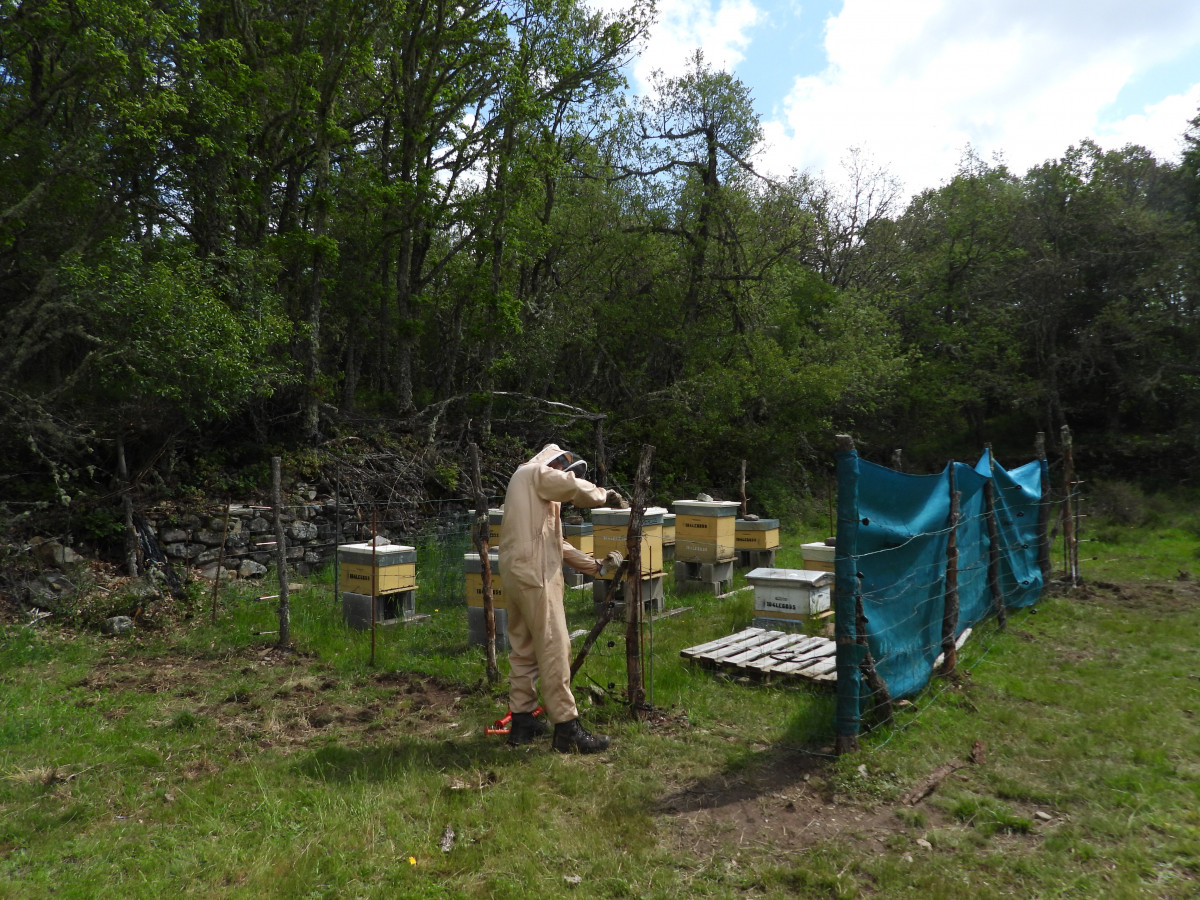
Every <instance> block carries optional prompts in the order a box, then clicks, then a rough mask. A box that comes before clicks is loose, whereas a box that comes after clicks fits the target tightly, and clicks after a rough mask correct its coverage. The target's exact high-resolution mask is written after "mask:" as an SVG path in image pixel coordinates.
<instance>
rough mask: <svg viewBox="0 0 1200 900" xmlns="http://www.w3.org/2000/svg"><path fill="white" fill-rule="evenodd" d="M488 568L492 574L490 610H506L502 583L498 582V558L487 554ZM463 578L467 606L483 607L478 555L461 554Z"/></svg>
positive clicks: (480, 564)
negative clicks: (464, 580)
mask: <svg viewBox="0 0 1200 900" xmlns="http://www.w3.org/2000/svg"><path fill="white" fill-rule="evenodd" d="M488 568H489V569H490V570H491V573H492V608H493V609H508V603H507V601H506V600H505V597H504V582H503V581H501V580H500V556H499V554H498V553H495V552H492V553H489V554H488ZM463 576H464V578H465V579H466V587H467V606H476V607H480V608H482V607H483V564H482V563H481V562H480V560H479V554H478V553H465V554H463Z"/></svg>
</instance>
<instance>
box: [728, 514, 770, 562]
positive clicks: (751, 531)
mask: <svg viewBox="0 0 1200 900" xmlns="http://www.w3.org/2000/svg"><path fill="white" fill-rule="evenodd" d="M734 536H735V537H734V544H735V545H736V547H737V554H738V565H740V566H742V567H743V568H750V569H758V568H770V567H771V566H773V565H775V551H776V550H778V549H779V520H778V519H756V518H753V517H751V518H749V519H738V520H737V522H736V523H735V525H734Z"/></svg>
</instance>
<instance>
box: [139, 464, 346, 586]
mask: <svg viewBox="0 0 1200 900" xmlns="http://www.w3.org/2000/svg"><path fill="white" fill-rule="evenodd" d="M305 494H311V495H312V497H311V498H309V497H307V496H305ZM339 515H340V519H341V528H340V531H339V528H338V518H339ZM145 517H146V520H147V524H148V526H149V532H150V534H151V535H152V536H153V537H154V538H155V540H156V541H157V542H158V545H159V547H160V548H161V549H162V552H163V554H164V555H165V556H166V558H167V560H168V561H170V562H171V563H172V564H173V565H176V566H181V565H182V566H188V567H190V568H192V569H194V570H196V572H197V574H199V575H201V576H203V577H205V578H208V579H214V578H216V577H217V575H218V572H217V569H218V566H219V565H223V567H224V569H225V570H226V572H225V577H231V576H237V577H240V578H259V577H261V576H263V575H265V574H266V572H267V568H268V567H269V566H272V565H274V564H275V560H276V546H275V520H274V515H273V513H272V511H271V509H270V508H269V507H264V506H251V505H248V504H241V503H239V504H232V505H231V506H230V508H229V520H228V524H227V523H226V520H225V510H224V508H220V509H216V510H214V509H212V508H211V507H210V508H208V509H205V510H202V511H201V510H197V511H191V512H181V511H179V510H154V509H151V510H147V511H146V512H145ZM282 519H283V525H284V528H283V531H284V544H285V547H286V553H287V560H288V568H289V570H290V571H292V572H295V573H296V574H298V575H307V574H309V573H310V572H312V571H314V570H316V569H319V568H321V567H322V566H325V565H328V564H330V563H332V562H333V557H334V548H335V546H336V544H337V541H338V540H339V539H340V541H341V543H348V542H352V541H356V540H365V539H367V537H368V535H366V530H364V529H363V527H362V524H361V523H360V522H359V521H358V520H357V516H356V515H355V514H354V510H353V509H352V508H349V507H344V506H343V507H339V505H338V504H337V503H336V502H335V501H334V500H333V498H318V497H316V492H315V491H312V490H311V489H309V490H304V489H303V486H300V498H296V497H292V498H289V499H288V500H286V501H285V506H284V510H283V514H282ZM222 542H223V543H224V548H225V549H224V557H223V559H222V550H221V545H222Z"/></svg>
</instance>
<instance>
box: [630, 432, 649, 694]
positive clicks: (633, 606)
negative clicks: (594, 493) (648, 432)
mask: <svg viewBox="0 0 1200 900" xmlns="http://www.w3.org/2000/svg"><path fill="white" fill-rule="evenodd" d="M653 458H654V447H652V446H651V445H650V444H643V445H642V457H641V459H640V460H639V461H638V468H637V477H636V478H635V479H634V482H633V497H632V498H631V501H630V505H629V531H628V532H627V533H626V540H625V550H626V555H627V557H628V559H629V568H628V569H627V570H626V573H625V578H626V581H625V669H626V671H627V673H628V679H629V708H630V710H631V711H632V712H633V715H634V716H635V717H636V716H637V714H638V712H639V711H640V710H642V709H643V708H645V706H646V683H645V673H644V669H643V666H642V641H641V628H642V520H643V518H644V517H645V513H646V498H647V496H648V495H649V492H650V461H651V460H652V459H653Z"/></svg>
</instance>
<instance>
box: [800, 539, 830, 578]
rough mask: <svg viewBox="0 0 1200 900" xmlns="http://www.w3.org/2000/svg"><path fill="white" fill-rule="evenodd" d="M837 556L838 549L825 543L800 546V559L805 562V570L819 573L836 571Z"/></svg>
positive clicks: (815, 542) (817, 542)
mask: <svg viewBox="0 0 1200 900" xmlns="http://www.w3.org/2000/svg"><path fill="white" fill-rule="evenodd" d="M836 554H837V550H836V548H834V547H832V546H830V545H829V544H826V543H825V542H824V541H813V542H812V543H809V544H801V545H800V558H801V559H803V560H804V568H806V569H812V570H814V571H817V572H832V571H834V568H833V559H834V556H835V555H836Z"/></svg>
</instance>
